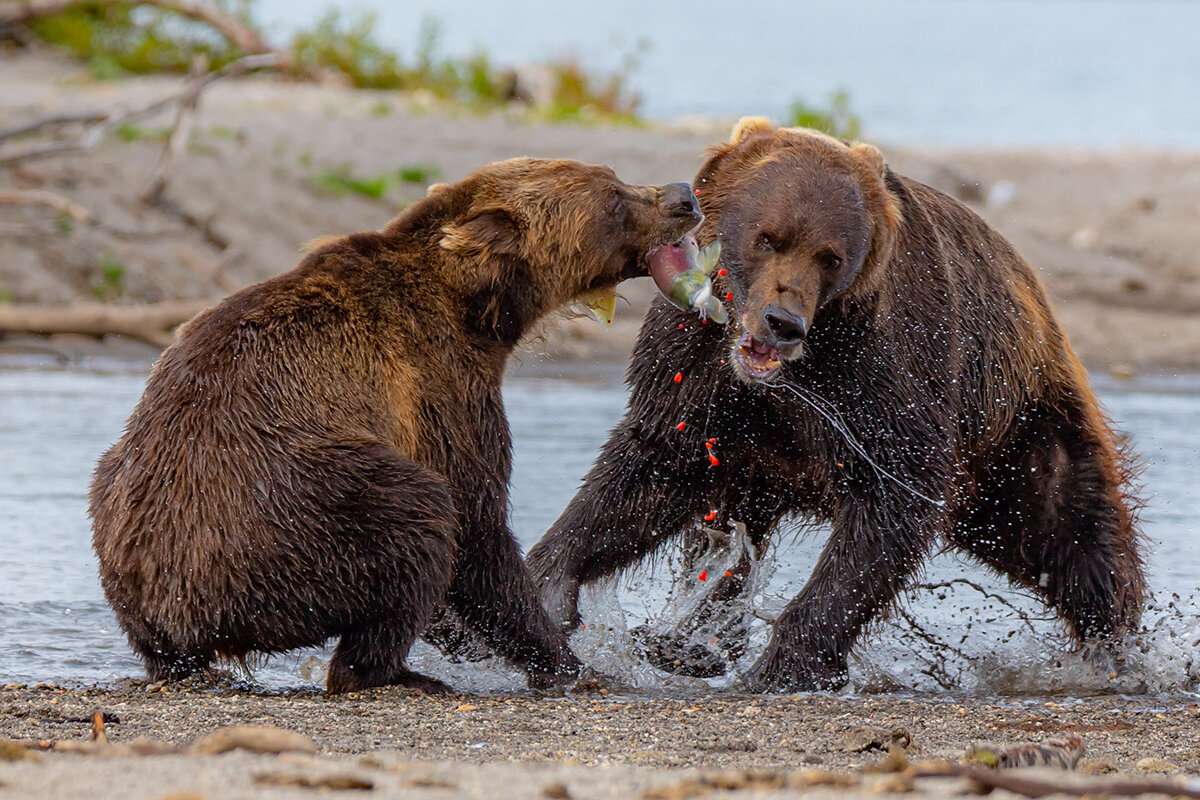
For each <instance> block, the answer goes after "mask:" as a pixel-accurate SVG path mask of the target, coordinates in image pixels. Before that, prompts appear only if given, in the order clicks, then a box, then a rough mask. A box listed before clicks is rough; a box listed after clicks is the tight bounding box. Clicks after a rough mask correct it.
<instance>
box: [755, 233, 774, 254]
mask: <svg viewBox="0 0 1200 800" xmlns="http://www.w3.org/2000/svg"><path fill="white" fill-rule="evenodd" d="M754 246H755V247H757V248H758V249H759V250H769V251H774V250H775V240H774V239H773V238H772V237H771V235H770V234H769V233H760V234H759V235H758V236H757V237H755V239H754Z"/></svg>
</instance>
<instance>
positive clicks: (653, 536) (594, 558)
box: [528, 412, 716, 630]
mask: <svg viewBox="0 0 1200 800" xmlns="http://www.w3.org/2000/svg"><path fill="white" fill-rule="evenodd" d="M633 416H634V415H633V414H632V412H631V413H630V414H627V415H626V417H625V419H624V420H623V421H622V422H621V424H620V425H619V426H618V427H617V428H616V430H614V431H613V434H612V436H610V437H609V440H608V442H607V443H606V444H605V445H604V448H603V450H602V451H601V453H600V456H599V457H598V458H597V459H596V462H595V464H594V465H593V466H592V469H591V471H590V472H588V475H587V477H586V478H585V479H584V482H583V486H582V487H581V488H580V490H579V492H578V493H577V494H576V495H575V497H574V498H572V499H571V502H570V504H569V505H568V506H567V508H566V510H564V511H563V513H562V515H561V516H559V518H558V520H557V521H555V523H554V525H553V526H551V528H550V530H549V531H547V532H546V535H545V536H543V537H542V539H541V540H540V541H539V542H538V543H537V544H536V545H534V546H533V549H532V550H530V551H529V556H528V563H529V569H530V573H531V574H532V576H533V580H534V583H535V585H536V586H537V588H538V593H539V595H540V596H541V599H542V602H543V604H544V605H545V607H546V610H547V611H548V612H549V614H550V616H551V618H552V619H553V620H554V622H555V623H556V624H557V625H558V626H559V627H560V629H563V630H571V629H573V628H575V627H576V626H578V625H579V622H580V620H579V612H578V605H579V588H580V586H581V585H582V584H585V583H591V582H592V581H596V580H599V579H601V578H605V577H607V576H609V575H613V574H615V573H617V572H620V571H621V570H623V569H625V568H626V567H629V566H631V565H633V564H635V563H637V562H638V561H639V560H641V559H642V558H643V557H644V556H645V555H647V554H649V553H651V552H653V551H654V550H656V549H657V548H658V547H659V546H661V545H662V544H663V543H664V542H665V541H667V540H668V539H669V538H670V537H672V536H674V535H676V534H679V533H681V532H682V531H683V530H685V529H686V528H687V527H688V526H689V525H692V524H694V523H696V522H697V521H698V520H699V519H700V518H701V517H702V516H703V515H704V513H705V510H706V508H707V507H708V504H709V501H708V495H709V494H710V487H711V486H712V481H713V475H714V472H715V471H716V470H714V469H713V468H712V467H711V466H710V464H709V463H708V461H705V460H703V459H702V458H698V457H681V456H680V455H678V454H679V453H681V452H683V453H689V454H694V453H696V452H697V451H698V452H700V453H703V452H704V448H703V446H702V444H701V443H700V442H697V443H695V445H694V447H693V448H690V449H689V448H680V447H678V446H675V447H671V446H668V445H666V444H665V443H663V442H660V441H656V440H652V439H651V440H648V439H647V437H646V436H644V432H643V429H642V427H641V425H640V424H639V423H638V422H636V421H634V420H633V419H632V417H633Z"/></svg>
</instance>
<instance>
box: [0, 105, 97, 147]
mask: <svg viewBox="0 0 1200 800" xmlns="http://www.w3.org/2000/svg"><path fill="white" fill-rule="evenodd" d="M107 116H108V115H107V114H105V113H104V112H103V111H85V112H83V113H81V114H58V115H55V116H53V117H44V118H42V119H39V120H35V121H34V122H30V123H28V124H25V125H18V126H17V127H15V128H8V129H7V130H3V131H0V142H5V141H8V140H9V139H16V138H17V137H19V136H29V135H30V134H34V133H40V132H41V131H44V130H45V129H46V128H61V127H63V126H64V125H78V124H79V123H82V122H86V123H91V122H103V121H104V120H105V118H106V117H107Z"/></svg>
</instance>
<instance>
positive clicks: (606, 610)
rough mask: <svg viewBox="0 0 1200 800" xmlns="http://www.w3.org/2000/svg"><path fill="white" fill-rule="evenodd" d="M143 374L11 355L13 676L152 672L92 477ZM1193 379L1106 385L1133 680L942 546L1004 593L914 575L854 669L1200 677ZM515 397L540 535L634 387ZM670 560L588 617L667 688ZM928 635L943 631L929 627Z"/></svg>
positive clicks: (964, 684)
mask: <svg viewBox="0 0 1200 800" xmlns="http://www.w3.org/2000/svg"><path fill="white" fill-rule="evenodd" d="M144 381H145V374H144V372H142V371H140V370H135V371H130V370H128V369H126V370H120V369H118V370H111V371H82V370H52V369H0V542H3V547H2V548H0V683H3V682H8V681H22V682H39V681H71V682H96V681H100V682H109V681H113V680H117V679H120V678H123V677H128V676H140V675H142V674H143V673H142V670H141V665H140V663H139V662H138V661H137V660H136V659H135V658H134V657H133V655H132V653H131V652H130V651H129V649H128V647H127V646H126V644H125V641H124V638H123V636H122V634H121V633H120V631H119V630H118V629H117V627H116V625H115V622H114V619H113V616H112V614H111V612H110V611H109V609H108V607H107V606H106V605H105V603H104V599H103V595H102V593H101V590H100V586H99V583H98V580H97V577H96V564H95V559H94V557H93V555H92V552H91V547H90V529H89V524H88V519H87V516H86V508H87V498H86V491H87V486H88V483H89V480H90V475H91V471H92V469H93V467H94V464H95V461H96V459H97V458H98V456H99V455H100V454H101V453H102V452H103V451H104V450H105V449H106V448H107V447H108V446H109V445H110V444H111V443H112V442H113V441H115V439H116V438H117V437H118V436H119V435H120V432H121V429H122V426H123V425H124V422H125V419H126V417H127V415H128V414H129V412H130V410H131V409H132V407H133V405H134V403H135V402H136V401H137V398H138V396H139V394H140V392H141V389H142V386H143V384H144ZM1192 388H1194V387H1184V386H1183V385H1182V384H1180V383H1179V382H1170V381H1168V382H1166V383H1164V384H1161V385H1158V386H1144V387H1139V386H1138V385H1136V384H1121V385H1110V386H1106V387H1104V388H1103V391H1102V396H1103V398H1104V401H1105V402H1106V404H1107V405H1108V408H1109V410H1110V411H1111V412H1112V415H1113V417H1114V418H1115V419H1116V420H1117V421H1118V424H1119V426H1120V427H1121V428H1122V429H1123V430H1126V431H1128V432H1129V433H1131V434H1132V435H1133V437H1134V438H1135V440H1136V443H1137V447H1138V449H1139V450H1140V452H1141V453H1142V455H1143V456H1144V458H1145V461H1146V472H1145V475H1144V482H1145V485H1146V493H1145V494H1146V499H1147V501H1148V504H1147V508H1146V511H1145V513H1144V519H1145V523H1146V525H1145V528H1146V532H1147V534H1148V535H1149V537H1150V539H1151V548H1150V554H1149V556H1150V557H1149V568H1150V582H1151V586H1152V587H1153V589H1154V591H1155V593H1156V596H1157V603H1158V605H1159V606H1160V607H1161V608H1155V609H1151V611H1150V612H1149V613H1148V614H1147V631H1146V633H1145V634H1144V635H1143V637H1142V638H1140V639H1139V640H1138V641H1137V642H1136V643H1134V644H1131V646H1130V651H1129V652H1130V656H1129V660H1128V665H1127V667H1128V668H1127V670H1125V673H1124V674H1123V675H1122V677H1121V678H1120V679H1119V680H1118V681H1116V682H1110V681H1109V679H1108V678H1107V677H1106V674H1105V673H1103V671H1102V670H1101V671H1098V669H1097V668H1094V667H1093V666H1091V665H1089V664H1087V663H1084V662H1082V661H1080V660H1079V659H1078V658H1077V657H1075V656H1072V655H1071V654H1070V653H1069V647H1068V645H1067V643H1066V642H1065V641H1064V640H1063V638H1062V637H1061V636H1060V635H1059V634H1058V626H1057V625H1056V624H1055V623H1054V622H1052V621H1050V620H1045V619H1035V620H1034V621H1033V622H1032V623H1031V624H1026V623H1025V622H1023V621H1022V620H1021V618H1020V615H1019V613H1018V611H1019V612H1020V613H1023V614H1026V615H1029V616H1032V617H1043V616H1044V614H1043V612H1042V611H1041V609H1040V608H1039V607H1038V606H1037V604H1036V603H1033V602H1031V601H1030V600H1029V599H1028V598H1027V597H1025V596H1023V595H1021V594H1019V593H1016V592H1013V591H1012V590H1010V589H1008V588H1007V587H1006V586H1005V584H1004V583H1003V582H1002V581H998V580H996V579H995V578H993V577H992V576H990V575H989V574H988V573H986V572H985V571H983V570H981V569H979V568H977V567H975V566H973V565H972V564H970V563H968V562H965V561H963V560H960V559H957V558H955V557H952V556H949V555H944V556H940V557H938V558H937V559H935V560H934V562H933V564H932V565H931V567H930V569H929V570H928V572H927V574H926V576H925V578H924V580H925V581H927V582H929V583H941V582H945V581H955V580H969V581H971V582H972V583H974V584H976V585H977V586H978V587H980V588H982V589H985V590H986V591H988V592H990V593H992V595H993V596H992V597H986V596H983V595H980V594H979V591H978V590H977V589H976V588H974V587H972V586H970V585H968V584H965V583H957V584H952V585H951V586H950V587H948V588H946V589H940V590H929V591H918V592H916V593H914V594H913V595H912V597H911V598H910V601H909V603H908V604H907V608H908V614H909V618H911V619H912V620H913V621H915V623H916V625H918V626H919V627H920V632H921V633H923V634H925V635H926V636H925V637H924V638H923V637H920V636H917V635H916V631H915V629H914V627H913V625H911V624H909V623H908V622H906V621H905V620H904V619H902V618H901V619H897V620H895V621H893V622H891V623H888V624H886V625H882V626H879V627H878V628H877V629H876V630H875V631H874V632H873V634H872V636H871V637H870V638H869V639H868V640H867V642H866V644H865V646H864V647H862V648H860V652H859V655H858V657H857V658H856V660H855V662H854V666H853V669H852V672H853V678H854V681H855V685H856V687H857V688H859V689H863V690H883V689H906V690H916V691H927V690H940V689H942V688H945V686H946V685H949V686H951V687H953V688H955V689H956V690H961V691H966V692H971V693H978V694H985V695H986V694H997V693H1004V694H1009V693H1017V694H1035V695H1036V694H1041V693H1048V692H1063V691H1074V692H1095V691H1107V690H1112V689H1117V690H1120V691H1126V692H1135V693H1136V692H1145V691H1167V692H1180V691H1189V690H1194V689H1195V686H1196V681H1197V679H1200V624H1198V623H1197V616H1196V615H1197V613H1198V609H1197V608H1196V605H1195V603H1194V601H1191V600H1190V599H1189V598H1190V597H1191V595H1192V594H1193V593H1194V592H1196V591H1197V589H1198V587H1200V558H1197V557H1196V555H1195V546H1194V541H1195V530H1196V522H1197V520H1200V490H1198V489H1197V487H1198V486H1200V460H1198V457H1197V454H1198V453H1200V425H1198V424H1197V423H1198V422H1200V393H1196V392H1194V391H1191V389H1192ZM1180 389H1188V390H1187V391H1180ZM505 398H506V403H507V406H508V413H509V417H510V420H511V424H512V428H513V434H514V440H515V464H514V479H513V490H512V505H513V512H512V521H513V527H514V529H515V531H516V533H517V535H518V537H519V538H520V540H521V543H522V545H523V546H524V547H526V548H528V547H529V546H530V545H531V544H532V543H533V542H535V541H536V540H537V539H538V538H539V537H540V536H541V534H542V533H543V531H544V530H545V529H546V528H547V527H548V526H549V525H550V524H551V523H552V522H553V521H554V519H555V517H556V516H557V515H558V513H559V512H560V511H561V510H562V508H563V507H564V506H565V505H566V503H567V502H568V500H569V499H570V498H571V496H572V495H573V493H574V492H575V490H576V488H577V487H578V484H579V481H580V479H581V478H582V476H583V475H584V474H585V473H586V471H587V469H588V467H589V466H590V464H591V462H592V459H593V458H594V457H595V454H596V453H597V451H598V449H599V446H600V445H601V443H602V442H603V440H604V439H605V437H606V436H607V432H608V430H609V429H610V428H611V427H612V425H613V424H614V423H615V422H616V421H617V420H618V419H619V417H620V415H621V413H622V412H623V409H624V402H625V390H624V387H623V386H622V385H621V384H620V383H619V381H617V380H615V379H614V378H613V377H611V376H608V377H604V378H599V379H596V380H578V379H571V380H566V379H561V378H530V377H514V378H510V379H509V380H508V381H507V383H506V385H505ZM781 538H782V540H783V541H782V543H781V544H780V546H779V548H778V551H777V553H776V556H777V559H776V561H777V563H778V567H777V568H773V574H772V573H770V572H764V573H763V576H762V577H763V579H764V589H763V591H762V592H761V594H760V596H759V597H758V598H757V603H758V605H759V606H760V608H759V610H760V611H761V612H762V613H763V614H764V615H767V616H769V615H770V614H771V613H773V612H774V611H777V610H778V608H779V607H781V605H782V604H783V602H785V600H786V599H787V598H788V597H790V596H791V595H793V594H794V593H795V592H796V591H798V589H799V586H800V585H801V583H802V582H803V580H804V578H805V577H806V576H807V574H808V572H809V570H810V569H811V567H812V564H813V562H814V560H815V557H816V554H817V552H818V550H819V548H820V546H821V544H822V542H823V539H824V534H823V532H821V531H817V532H815V533H812V534H810V535H808V536H806V537H804V538H802V539H801V540H800V541H798V542H793V541H791V539H790V537H786V536H785V537H781ZM773 564H774V562H773ZM772 566H773V565H772ZM764 569H767V568H766V567H764ZM668 573H669V570H659V572H658V573H657V574H655V575H653V576H651V575H649V574H645V573H635V574H634V575H633V576H631V577H630V578H629V579H628V580H627V581H625V582H624V583H623V584H622V585H621V587H619V589H613V590H610V591H608V592H607V594H606V593H605V592H603V591H602V592H599V593H597V595H596V597H594V598H593V599H592V601H591V605H590V609H591V610H590V611H589V612H588V613H589V614H590V615H591V619H592V621H593V622H594V623H596V624H593V625H591V626H590V631H591V632H590V634H589V637H590V638H589V637H585V640H583V641H580V642H578V644H579V645H580V647H581V648H583V649H584V651H585V652H586V653H590V654H592V655H594V656H595V657H596V659H597V660H599V661H605V659H607V662H606V663H608V665H609V666H610V668H612V669H613V670H614V671H618V672H623V673H624V677H626V678H627V679H628V680H630V682H631V683H634V684H635V685H638V686H641V687H642V688H648V689H652V690H660V689H661V690H670V689H671V688H677V687H692V686H694V685H693V684H692V683H689V682H687V681H683V680H680V679H669V678H667V677H666V676H663V675H661V674H660V673H657V672H656V671H654V670H652V669H650V668H649V667H648V666H647V665H645V664H642V663H638V662H636V661H634V660H631V659H629V658H628V657H627V656H626V655H624V652H623V649H622V648H623V643H624V642H625V639H624V638H623V637H624V636H625V634H624V632H623V629H624V626H625V624H626V622H628V624H630V625H632V624H636V623H637V622H639V621H642V620H644V619H646V618H647V617H648V616H649V617H653V616H655V615H656V614H661V613H662V601H663V597H664V594H665V592H666V588H667V587H668V585H669V578H670V575H669V574H668ZM1172 594H1176V595H1178V596H1179V597H1180V600H1179V602H1177V603H1176V606H1175V607H1174V608H1171V607H1168V604H1169V603H1171V602H1172V600H1171V595H1172ZM996 597H999V598H1001V600H1000V601H998V600H996V599H995V598H996ZM618 602H619V603H620V606H621V608H623V610H620V609H619V607H618V606H617V603H618ZM597 631H600V632H602V633H597ZM765 635H766V626H765V623H762V624H760V625H759V626H758V630H757V631H756V634H755V637H756V638H755V640H754V641H755V642H756V644H757V645H758V646H761V644H762V642H763V640H764V638H765ZM928 637H933V638H934V639H935V640H936V641H938V642H940V646H937V647H934V646H932V645H930V644H929V642H928ZM313 655H315V656H317V657H318V658H324V657H327V653H323V652H322V651H310V652H306V653H302V654H298V655H293V656H288V657H280V658H276V659H273V660H272V661H271V662H269V663H268V664H267V665H266V666H265V667H262V668H260V669H258V670H257V671H256V673H255V677H256V679H258V680H260V681H262V682H264V683H267V684H269V685H275V686H294V685H303V684H307V683H310V682H312V681H314V680H319V670H317V672H315V673H314V672H312V671H311V670H309V669H307V668H306V669H304V670H303V671H302V670H301V663H302V662H303V661H304V660H305V659H307V658H309V657H310V656H313ZM614 659H616V661H615V662H614ZM416 660H417V662H418V663H419V664H420V666H421V667H422V668H424V669H426V670H428V671H431V672H434V673H435V674H439V675H441V676H443V677H445V678H448V679H450V680H452V681H453V682H454V683H455V684H456V685H458V686H460V687H462V688H473V689H484V690H486V689H511V688H518V687H519V686H520V685H521V684H522V682H521V681H520V679H519V677H518V676H516V675H515V674H514V673H513V671H512V670H510V669H507V668H505V667H503V665H500V664H496V663H494V662H485V663H484V664H482V665H462V664H458V665H455V664H449V663H447V662H446V661H445V660H444V659H442V658H441V657H440V656H438V655H437V654H436V653H434V652H432V651H431V650H429V649H428V648H425V647H422V648H420V649H419V651H418V652H417V654H416ZM310 666H311V664H310ZM739 666H743V665H739ZM305 675H308V678H305V677H304V676H305ZM724 683H727V681H723V680H722V679H718V680H714V681H713V685H715V686H721V685H724Z"/></svg>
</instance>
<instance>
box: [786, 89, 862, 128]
mask: <svg viewBox="0 0 1200 800" xmlns="http://www.w3.org/2000/svg"><path fill="white" fill-rule="evenodd" d="M787 124H788V125H789V126H795V127H802V128H815V129H816V130H819V131H821V132H823V133H828V134H829V135H830V136H836V137H838V138H839V139H857V138H858V137H859V134H860V133H861V131H862V124H861V121H860V120H859V118H858V115H857V114H855V113H854V112H853V111H851V110H850V95H849V93H848V92H846V91H845V90H844V89H839V90H838V91H836V92H833V93H832V94H831V95H829V102H828V105H827V106H825V107H824V108H822V107H819V106H811V105H809V104H808V103H806V102H804V100H801V99H796V100H793V101H792V108H791V111H790V113H789V115H788V123H787Z"/></svg>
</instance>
